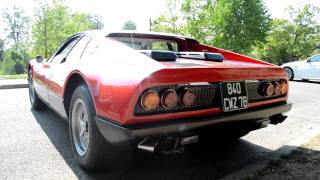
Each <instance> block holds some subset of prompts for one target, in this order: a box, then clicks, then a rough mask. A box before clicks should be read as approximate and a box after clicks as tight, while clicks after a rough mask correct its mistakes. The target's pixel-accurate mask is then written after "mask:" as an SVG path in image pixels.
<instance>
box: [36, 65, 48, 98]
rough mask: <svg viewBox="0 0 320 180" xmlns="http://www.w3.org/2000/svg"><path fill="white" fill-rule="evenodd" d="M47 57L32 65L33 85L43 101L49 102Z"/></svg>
mask: <svg viewBox="0 0 320 180" xmlns="http://www.w3.org/2000/svg"><path fill="white" fill-rule="evenodd" d="M48 61H49V60H48V59H46V60H43V61H42V62H41V63H35V64H34V66H33V86H34V88H35V91H36V92H37V94H38V95H39V96H40V98H41V99H42V100H44V101H45V102H49V99H48V85H49V82H48V78H47V77H48V67H50V66H49V63H48Z"/></svg>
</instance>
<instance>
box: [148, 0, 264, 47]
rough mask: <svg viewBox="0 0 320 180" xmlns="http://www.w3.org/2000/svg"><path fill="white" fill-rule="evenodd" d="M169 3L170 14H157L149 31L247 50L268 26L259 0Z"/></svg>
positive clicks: (262, 34)
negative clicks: (177, 6) (186, 36)
mask: <svg viewBox="0 0 320 180" xmlns="http://www.w3.org/2000/svg"><path fill="white" fill-rule="evenodd" d="M168 2H169V3H168V9H169V13H168V14H167V15H161V16H159V17H158V18H157V19H156V20H155V21H154V22H153V28H152V30H156V31H164V32H174V33H181V34H184V35H188V36H191V37H193V38H195V39H197V40H199V41H201V42H203V43H206V44H209V45H215V46H218V47H221V48H225V49H229V50H233V51H236V52H239V53H249V52H251V50H252V47H253V46H256V45H258V44H259V43H261V42H264V40H265V37H266V35H267V32H268V30H269V28H270V25H269V22H270V18H269V14H268V12H267V9H266V7H265V6H264V4H263V2H262V0H234V1H230V0H219V1H211V0H184V1H183V2H182V3H180V2H177V0H171V1H168ZM177 4H180V5H181V9H180V11H181V15H180V16H178V13H176V14H175V12H176V10H175V8H176V5H177ZM178 17H182V18H180V19H179V18H178ZM177 25H178V26H177Z"/></svg>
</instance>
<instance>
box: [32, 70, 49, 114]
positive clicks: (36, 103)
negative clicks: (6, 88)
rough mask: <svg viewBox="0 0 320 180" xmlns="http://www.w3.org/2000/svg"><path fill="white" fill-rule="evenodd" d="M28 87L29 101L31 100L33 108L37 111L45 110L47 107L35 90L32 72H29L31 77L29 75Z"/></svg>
mask: <svg viewBox="0 0 320 180" xmlns="http://www.w3.org/2000/svg"><path fill="white" fill-rule="evenodd" d="M28 85H29V100H30V104H31V108H32V109H35V110H42V109H44V108H45V107H46V104H45V103H44V102H43V101H42V100H41V99H40V98H39V95H38V94H37V92H36V91H35V89H34V86H33V78H32V72H31V70H30V71H29V75H28Z"/></svg>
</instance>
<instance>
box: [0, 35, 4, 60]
mask: <svg viewBox="0 0 320 180" xmlns="http://www.w3.org/2000/svg"><path fill="white" fill-rule="evenodd" d="M3 53H4V41H3V40H2V39H0V63H1V62H2V61H3Z"/></svg>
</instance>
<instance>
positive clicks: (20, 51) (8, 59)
mask: <svg viewBox="0 0 320 180" xmlns="http://www.w3.org/2000/svg"><path fill="white" fill-rule="evenodd" d="M27 60H28V53H27V51H26V50H24V48H16V47H13V48H10V49H7V50H6V51H5V52H4V56H3V62H2V63H1V65H0V68H1V69H0V72H1V73H2V74H23V73H25V64H26V61H27Z"/></svg>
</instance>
